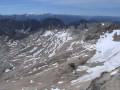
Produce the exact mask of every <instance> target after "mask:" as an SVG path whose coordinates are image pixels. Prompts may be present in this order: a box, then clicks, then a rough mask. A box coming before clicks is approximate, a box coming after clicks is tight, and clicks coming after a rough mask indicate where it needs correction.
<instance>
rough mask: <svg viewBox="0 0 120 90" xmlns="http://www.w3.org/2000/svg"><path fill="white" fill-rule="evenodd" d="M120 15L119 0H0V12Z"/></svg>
mask: <svg viewBox="0 0 120 90" xmlns="http://www.w3.org/2000/svg"><path fill="white" fill-rule="evenodd" d="M44 13H53V14H73V15H99V16H101V15H103V16H120V0H0V14H44Z"/></svg>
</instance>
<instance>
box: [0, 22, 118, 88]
mask: <svg viewBox="0 0 120 90" xmlns="http://www.w3.org/2000/svg"><path fill="white" fill-rule="evenodd" d="M99 25H102V27H101V30H100V31H99V29H100V28H98V26H99ZM88 26H89V25H88ZM110 26H111V25H110ZM110 26H109V25H108V24H107V26H105V24H97V25H93V26H92V25H90V26H89V28H88V29H86V28H84V29H83V30H80V29H75V30H74V29H73V28H69V29H61V30H58V29H55V30H45V32H43V31H38V32H36V33H34V34H30V35H28V36H27V37H25V38H23V39H20V40H17V39H16V40H15V39H12V38H9V36H5V35H4V36H3V35H1V36H0V81H1V82H0V90H113V89H112V88H113V87H116V89H115V90H119V89H120V88H119V86H120V85H119V84H120V83H119V67H120V61H119V58H120V48H119V46H120V42H119V40H117V41H116V40H113V38H114V39H116V37H114V35H115V33H117V36H119V34H120V30H113V29H112V28H111V29H110V30H111V31H113V32H107V31H108V29H107V28H106V27H110ZM113 26H114V25H113ZM114 29H116V28H114ZM90 36H92V38H91V37H90ZM88 37H89V38H90V39H88ZM86 38H87V39H86ZM117 39H118V38H117ZM111 85H113V87H112V86H111ZM110 86H111V89H110Z"/></svg>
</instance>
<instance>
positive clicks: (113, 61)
mask: <svg viewBox="0 0 120 90" xmlns="http://www.w3.org/2000/svg"><path fill="white" fill-rule="evenodd" d="M116 32H117V33H120V30H114V31H113V32H112V33H106V34H105V35H103V36H101V38H100V39H99V40H98V42H97V44H96V50H97V52H96V54H95V55H94V56H93V57H92V58H91V59H90V61H89V62H88V63H94V62H103V66H96V67H92V68H89V69H88V70H87V72H88V74H85V75H84V76H82V77H79V78H78V79H77V80H73V81H72V84H76V83H80V82H85V81H89V80H93V79H95V78H97V77H100V76H101V74H102V73H103V72H112V71H113V70H114V69H116V68H118V67H120V60H119V59H120V42H115V41H113V35H114V33H116ZM115 73H116V71H115V72H113V73H112V74H115Z"/></svg>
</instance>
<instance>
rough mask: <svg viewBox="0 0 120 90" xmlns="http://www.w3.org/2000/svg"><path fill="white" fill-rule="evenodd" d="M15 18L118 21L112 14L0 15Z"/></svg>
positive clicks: (69, 21) (70, 21)
mask: <svg viewBox="0 0 120 90" xmlns="http://www.w3.org/2000/svg"><path fill="white" fill-rule="evenodd" d="M6 18H8V19H15V20H26V19H34V20H38V21H42V20H44V19H46V18H57V19H60V20H62V21H63V22H64V23H65V24H69V23H72V22H78V21H80V20H83V19H85V20H87V21H89V22H114V23H115V22H116V23H120V17H114V16H79V15H57V14H56V15H53V14H43V15H34V14H23V15H0V19H6Z"/></svg>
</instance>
